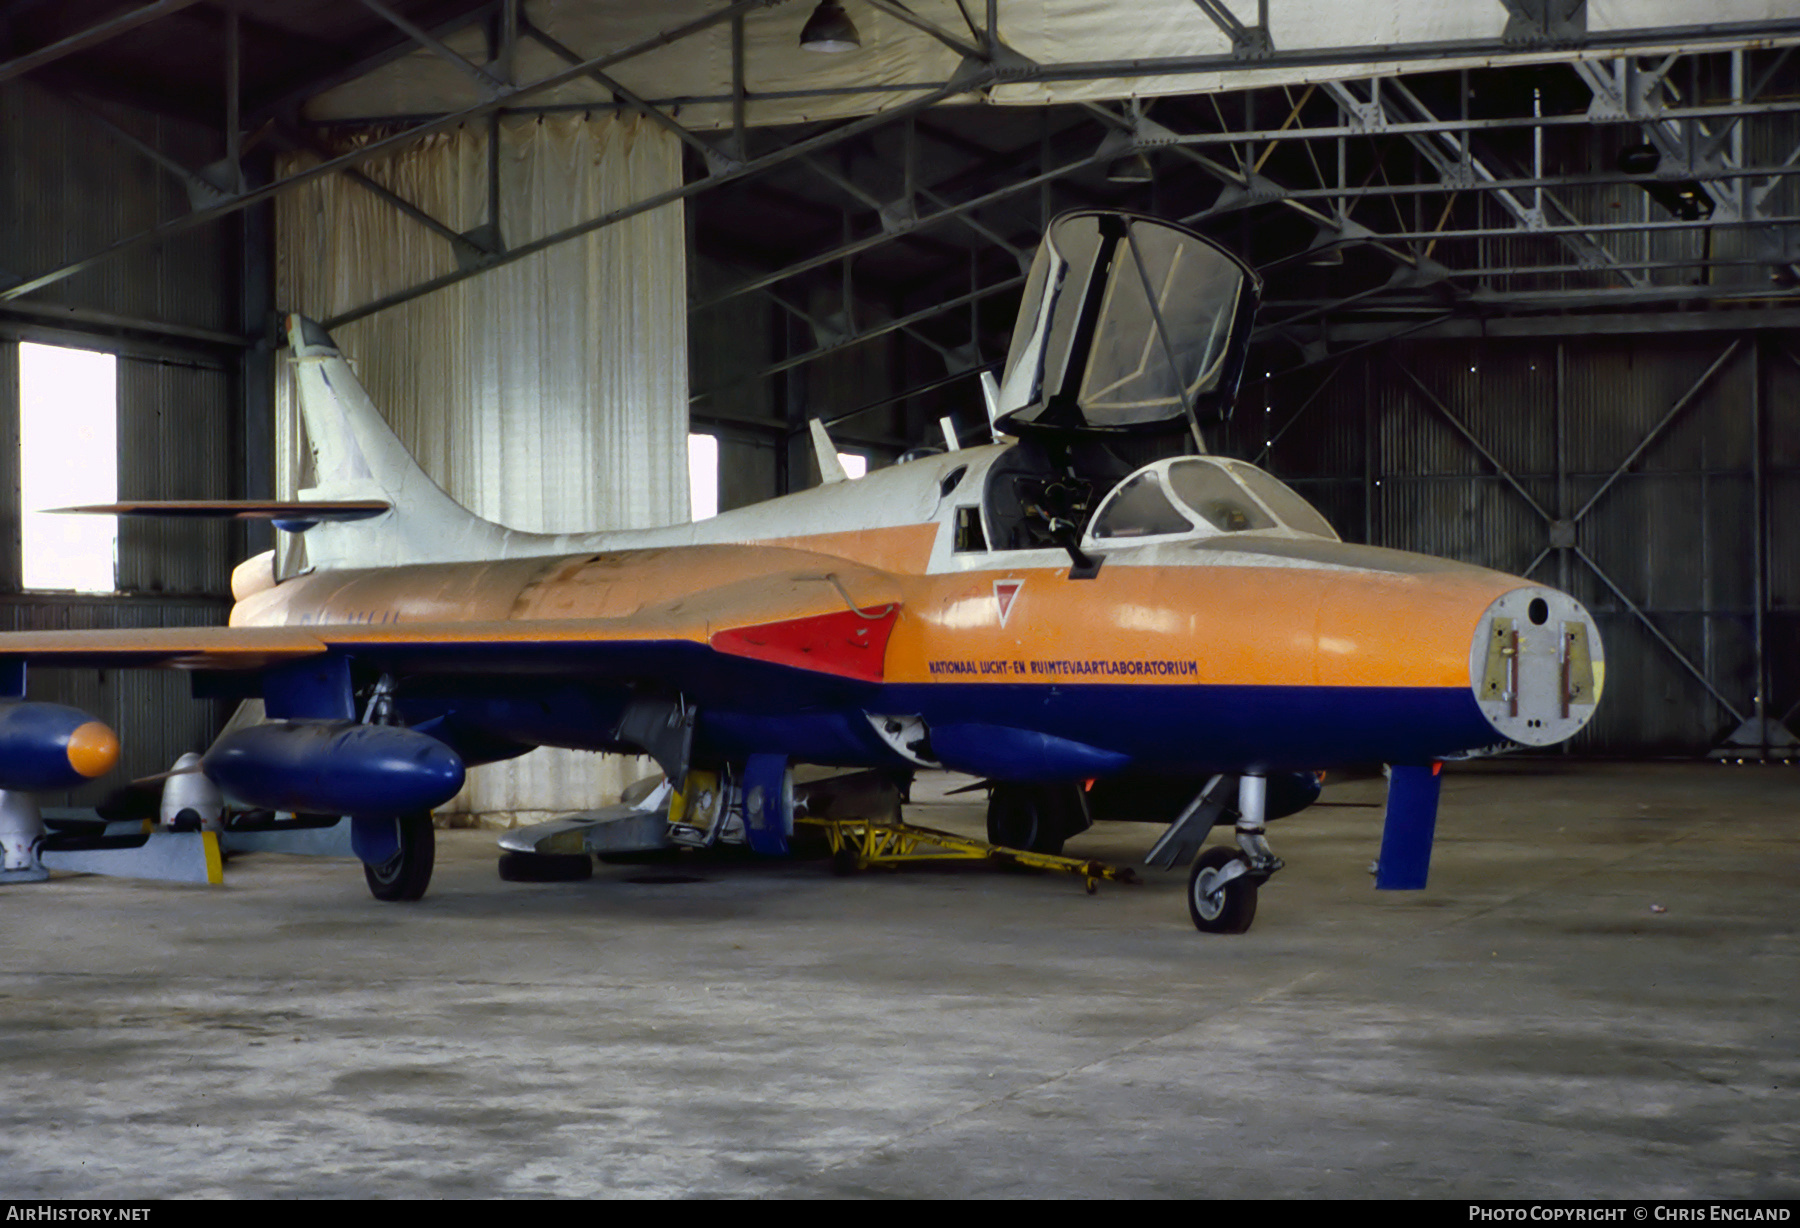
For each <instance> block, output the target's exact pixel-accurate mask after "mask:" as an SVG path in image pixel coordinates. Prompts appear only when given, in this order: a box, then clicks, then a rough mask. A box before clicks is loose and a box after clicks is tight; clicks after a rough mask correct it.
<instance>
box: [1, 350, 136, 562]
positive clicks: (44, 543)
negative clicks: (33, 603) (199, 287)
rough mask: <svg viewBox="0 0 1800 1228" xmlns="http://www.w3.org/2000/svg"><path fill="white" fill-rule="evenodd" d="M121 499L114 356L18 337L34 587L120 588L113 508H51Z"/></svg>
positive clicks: (26, 558) (27, 537)
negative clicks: (78, 512) (91, 512)
mask: <svg viewBox="0 0 1800 1228" xmlns="http://www.w3.org/2000/svg"><path fill="white" fill-rule="evenodd" d="M118 498H119V387H118V359H117V358H116V357H115V356H114V355H112V354H101V353H97V352H95V351H93V350H76V349H70V348H68V347H66V346H60V345H36V344H32V343H30V342H22V343H21V344H20V345H19V507H20V510H21V512H22V513H23V515H22V517H21V523H20V526H19V529H20V532H19V537H20V564H21V573H20V580H21V582H22V584H23V585H24V587H25V588H28V589H55V590H61V591H68V590H73V591H75V592H78V593H110V592H113V591H115V590H116V589H117V588H118V583H119V582H118V553H119V520H118V517H116V516H52V515H47V514H46V513H45V512H44V509H45V508H55V507H71V506H77V505H80V504H90V503H116V502H117V501H118Z"/></svg>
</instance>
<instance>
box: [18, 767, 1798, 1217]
mask: <svg viewBox="0 0 1800 1228" xmlns="http://www.w3.org/2000/svg"><path fill="white" fill-rule="evenodd" d="M934 791H935V794H936V795H937V796H940V797H941V794H942V785H941V783H938V784H927V785H925V786H923V787H922V788H921V790H920V793H921V795H925V794H931V793H933V792H934ZM1379 795H1380V785H1379V782H1374V781H1365V782H1350V783H1347V784H1343V785H1339V786H1334V787H1331V788H1328V789H1327V791H1326V800H1327V801H1330V802H1338V803H1344V802H1365V803H1366V802H1374V801H1377V800H1378V798H1379ZM1797 799H1800V769H1779V768H1749V767H1746V768H1724V767H1712V766H1647V767H1646V766H1619V765H1607V766H1594V765H1588V766H1583V767H1577V768H1573V769H1564V768H1561V767H1560V765H1559V766H1555V767H1553V766H1547V765H1535V766H1534V765H1531V764H1525V763H1514V764H1503V765H1484V766H1458V767H1453V768H1451V769H1449V775H1448V776H1447V783H1446V786H1445V791H1444V808H1443V814H1442V819H1441V822H1440V827H1439V841H1438V847H1437V856H1436V861H1435V864H1434V867H1433V874H1432V885H1431V887H1430V889H1429V890H1427V891H1424V892H1422V893H1412V894H1387V893H1381V894H1377V893H1376V892H1374V891H1372V890H1371V889H1370V886H1369V879H1368V877H1367V874H1366V868H1367V865H1368V863H1369V861H1370V859H1371V857H1372V855H1373V852H1374V849H1375V846H1376V842H1377V838H1378V831H1379V812H1378V811H1376V810H1373V809H1368V808H1360V807H1355V806H1337V807H1318V808H1315V809H1313V810H1311V811H1308V812H1307V813H1305V814H1303V815H1300V816H1297V817H1296V818H1293V819H1290V820H1285V821H1283V822H1281V823H1278V824H1276V825H1275V826H1274V828H1273V829H1272V831H1273V834H1274V843H1275V845H1276V849H1277V851H1278V852H1279V853H1281V854H1282V855H1283V856H1284V857H1286V858H1287V860H1288V864H1289V868H1288V869H1287V870H1285V871H1283V872H1282V874H1280V875H1279V876H1277V878H1276V879H1275V880H1274V882H1273V883H1271V884H1270V885H1269V886H1268V887H1267V888H1265V890H1264V892H1263V894H1262V900H1261V908H1260V910H1259V914H1258V917H1257V920H1256V925H1255V928H1254V929H1253V930H1252V931H1251V932H1250V933H1249V934H1248V935H1245V936H1242V937H1210V936H1205V935H1201V934H1198V933H1196V932H1195V931H1194V930H1193V929H1192V928H1191V926H1190V925H1189V923H1188V920H1187V915H1186V910H1185V905H1184V903H1183V896H1184V890H1185V876H1178V875H1174V874H1168V875H1165V874H1161V873H1157V874H1156V876H1155V877H1154V878H1153V879H1152V880H1151V881H1150V882H1149V884H1148V885H1147V886H1144V887H1140V888H1125V887H1118V886H1110V885H1108V886H1103V887H1102V888H1101V889H1100V892H1099V894H1098V895H1097V896H1095V897H1093V898H1089V897H1088V896H1086V895H1084V894H1083V892H1082V889H1081V886H1080V884H1079V883H1078V882H1076V881H1074V880H1069V879H1063V878H1059V877H1049V876H1044V877H1038V876H1025V875H1011V874H1000V873H993V872H986V871H980V870H972V869H969V870H963V869H959V870H955V871H938V872H913V873H905V874H898V875H895V874H875V875H867V876H863V877H860V878H853V879H837V878H833V877H831V876H830V874H829V873H827V872H826V870H825V869H824V867H823V865H822V864H818V863H812V864H785V863H784V864H773V863H761V864H743V863H739V864H724V865H719V864H715V865H709V866H704V867H698V868H695V867H682V870H683V873H684V874H689V875H691V876H693V877H696V878H698V879H700V880H701V881H697V882H670V881H666V880H668V879H669V878H671V877H675V876H674V875H672V874H671V873H670V872H669V871H668V870H653V871H646V869H645V868H643V867H636V868H631V867H602V869H601V870H600V872H599V873H598V874H597V875H596V876H595V878H594V879H593V881H591V882H588V883H580V884H570V885H543V886H535V885H521V884H514V883H503V882H501V881H500V880H499V879H498V877H497V876H496V875H495V872H494V848H493V836H492V834H491V833H482V832H473V831H460V832H444V833H440V852H439V868H438V874H437V879H436V882H435V883H434V884H433V887H432V892H431V894H430V895H429V896H428V897H427V899H426V901H425V902H424V903H423V904H420V905H417V906H397V905H382V904H377V903H375V902H374V901H373V900H371V899H370V898H369V897H368V895H367V893H366V891H365V889H364V887H363V884H362V876H361V874H360V873H359V872H358V871H357V869H356V867H355V866H354V864H352V863H345V862H335V861H322V860H317V859H303V858H293V857H282V856H276V855H270V854H261V855H255V856H249V857H242V858H239V859H237V860H235V861H233V862H232V864H231V865H230V866H229V867H228V869H227V872H226V873H227V879H226V885H225V886H224V887H223V888H203V887H177V886H165V885H157V884H140V883H132V882H127V881H122V880H116V879H115V880H107V879H100V878H87V877H61V878H58V879H56V880H54V881H52V882H51V883H49V884H46V885H39V886H28V887H10V888H6V889H5V890H4V891H0V917H4V925H5V929H4V932H5V935H6V939H7V941H6V943H5V950H4V952H3V953H0V1063H3V1065H0V1089H3V1094H0V1120H3V1122H4V1125H3V1127H0V1173H4V1181H3V1182H0V1184H3V1186H4V1191H3V1195H0V1196H4V1197H10V1198H37V1197H105V1198H151V1197H212V1196H227V1197H234V1196H260V1197H292V1196H302V1197H338V1196H365V1195H375V1196H393V1197H441V1196H448V1197H463V1196H477V1197H480V1196H504V1195H523V1196H529V1195H543V1196H550V1195H554V1196H591V1195H615V1196H618V1195H623V1196H657V1197H662V1196H678V1195H698V1196H739V1197H741V1196H759V1195H760V1196H776V1197H796V1196H798V1197H809V1196H851V1197H941V1196H974V1197H1016V1196H1102V1197H1121V1196H1124V1197H1164V1196H1173V1197H1195V1196H1256V1197H1269V1196H1277V1197H1290V1196H1291V1197H1332V1198H1341V1197H1363V1196H1375V1197H1390V1196H1398V1197H1425V1198H1533V1199H1537V1198H1621V1197H1631V1198H1694V1197H1703V1198H1746V1197H1749V1198H1795V1197H1800V1160H1797V1159H1796V1157H1800V1096H1797V1095H1796V1090H1797V1089H1800V1026H1797V1024H1796V1019H1795V1014H1796V1012H1795V1007H1796V1005H1797V1003H1800V944H1797V943H1796V931H1797V929H1800V923H1797V921H1796V907H1795V905H1796V899H1797V898H1800V891H1797V889H1800V842H1797V840H1796V837H1797V835H1800V830H1797V829H1800V814H1797V811H1800V807H1797V806H1796V804H1795V803H1796V800H1797ZM952 800H953V801H954V802H957V803H961V804H947V803H945V802H942V801H939V802H936V803H929V802H928V803H926V804H921V805H918V806H916V807H915V808H914V809H913V810H912V812H911V817H912V818H913V819H914V821H916V822H920V823H923V824H927V825H932V826H942V827H952V828H958V829H961V830H965V831H971V832H974V831H979V830H980V822H981V812H980V809H979V808H978V807H976V806H971V805H968V804H967V799H952ZM1154 834H1155V832H1154V830H1153V829H1151V828H1149V827H1143V826H1138V825H1111V826H1109V827H1107V828H1106V829H1105V830H1102V831H1098V832H1093V833H1089V834H1088V835H1085V836H1083V837H1081V838H1080V839H1079V840H1078V841H1076V842H1075V843H1074V845H1072V851H1080V852H1082V853H1084V854H1085V855H1093V856H1101V857H1108V858H1113V859H1117V860H1119V861H1121V862H1129V861H1135V859H1136V858H1137V857H1139V856H1141V855H1142V852H1143V851H1144V849H1145V848H1147V847H1148V845H1149V842H1150V840H1151V839H1152V838H1153V836H1154ZM1214 838H1215V840H1216V839H1218V838H1219V837H1218V836H1216V835H1215V837H1214ZM645 878H648V879H651V880H657V879H661V880H664V881H649V882H642V881H633V880H634V879H645ZM1653 905H1660V906H1661V907H1662V908H1664V909H1666V911H1662V912H1657V911H1654V910H1653V907H1652V906H1653Z"/></svg>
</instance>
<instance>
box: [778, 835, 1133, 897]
mask: <svg viewBox="0 0 1800 1228" xmlns="http://www.w3.org/2000/svg"><path fill="white" fill-rule="evenodd" d="M794 823H795V824H796V825H805V826H807V827H814V828H818V829H819V830H820V831H822V832H823V833H824V834H825V839H826V841H827V842H828V843H829V844H830V846H831V868H832V870H833V871H834V872H836V873H838V874H854V873H856V872H857V871H858V870H866V869H869V868H871V867H874V866H903V865H912V864H916V863H921V862H939V861H988V862H993V863H994V864H996V865H1006V866H1015V865H1016V866H1030V867H1031V868H1033V869H1035V870H1053V871H1055V872H1057V873H1059V874H1073V875H1075V876H1076V877H1078V878H1081V879H1084V880H1085V884H1086V887H1087V893H1088V894H1089V895H1093V894H1094V892H1095V891H1096V890H1097V889H1098V888H1099V886H1100V880H1101V879H1106V880H1108V881H1110V882H1115V883H1139V882H1141V880H1140V879H1139V878H1138V876H1137V875H1136V874H1134V873H1133V872H1132V871H1131V870H1130V869H1128V868H1124V869H1122V868H1120V867H1118V866H1109V865H1107V864H1106V863H1105V862H1102V861H1083V860H1082V859H1081V858H1079V857H1057V856H1053V855H1051V854H1049V853H1028V852H1026V851H1024V850H1023V849H1009V848H1002V847H1000V846H999V845H997V844H989V843H987V842H986V841H985V840H975V839H972V838H970V837H968V836H959V835H956V834H955V833H953V832H947V831H936V830H934V829H932V828H929V827H914V826H912V825H911V824H908V823H876V822H870V821H868V820H866V819H815V818H811V817H809V816H806V815H800V816H797V817H796V818H795V819H794Z"/></svg>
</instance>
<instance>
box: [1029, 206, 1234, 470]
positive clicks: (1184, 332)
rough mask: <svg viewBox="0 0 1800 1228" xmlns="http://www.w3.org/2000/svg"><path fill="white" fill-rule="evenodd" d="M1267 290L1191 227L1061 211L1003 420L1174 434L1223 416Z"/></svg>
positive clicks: (1053, 427) (1032, 289)
mask: <svg viewBox="0 0 1800 1228" xmlns="http://www.w3.org/2000/svg"><path fill="white" fill-rule="evenodd" d="M1260 292H1261V282H1260V280H1259V279H1258V278H1257V276H1256V273H1255V272H1254V271H1252V270H1251V269H1250V267H1249V266H1248V265H1246V264H1244V263H1243V262H1242V261H1241V260H1239V259H1238V258H1237V257H1235V256H1233V255H1231V254H1230V253H1228V252H1226V251H1225V250H1224V249H1223V248H1221V247H1219V246H1218V245H1217V244H1215V243H1213V242H1212V241H1211V240H1209V239H1205V238H1202V237H1201V236H1199V235H1197V234H1195V233H1194V232H1193V231H1191V230H1187V229H1186V228H1184V227H1181V226H1176V225H1174V224H1172V223H1169V222H1162V221H1157V220H1155V219H1154V218H1147V217H1137V216H1134V215H1132V214H1124V213H1115V212H1103V211H1089V212H1082V213H1069V214H1064V215H1063V216H1061V217H1059V218H1057V219H1056V220H1055V221H1053V222H1052V223H1051V224H1050V228H1049V230H1047V231H1046V232H1045V235H1044V239H1043V242H1042V243H1040V244H1039V245H1038V251H1037V257H1036V259H1035V261H1034V262H1033V263H1032V266H1031V275H1030V277H1029V278H1027V280H1026V283H1025V294H1024V298H1023V300H1022V301H1021V303H1020V306H1019V318H1018V322H1017V323H1016V324H1015V325H1014V328H1013V338H1012V345H1011V347H1010V348H1009V349H1008V351H1007V356H1006V371H1005V375H1004V378H1003V379H1002V381H1001V386H1000V397H999V409H1000V411H1001V415H1002V416H1001V417H1000V419H999V426H1000V429H1001V430H1004V431H1008V432H1010V433H1012V434H1016V435H1021V436H1025V435H1031V434H1042V433H1053V432H1054V433H1077V434H1078V433H1081V432H1085V431H1097V432H1105V433H1117V432H1149V431H1167V430H1169V429H1170V428H1171V427H1175V428H1179V427H1182V426H1185V425H1190V424H1191V425H1194V426H1196V427H1197V426H1198V424H1199V423H1200V422H1202V421H1206V420H1210V419H1215V418H1217V417H1219V416H1222V414H1223V412H1224V410H1225V409H1226V408H1227V407H1228V406H1229V404H1230V402H1231V398H1232V397H1233V396H1234V395H1235V393H1236V392H1237V384H1238V377H1239V376H1240V375H1241V374H1242V372H1243V366H1244V351H1245V348H1246V347H1247V345H1248V343H1249V333H1250V322H1251V319H1252V317H1253V316H1254V314H1255V310H1256V301H1257V297H1258V295H1259V294H1260Z"/></svg>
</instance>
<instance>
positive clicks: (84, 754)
mask: <svg viewBox="0 0 1800 1228" xmlns="http://www.w3.org/2000/svg"><path fill="white" fill-rule="evenodd" d="M68 755H69V766H70V767H72V768H74V769H75V770H76V771H77V772H80V773H81V774H82V775H83V776H85V777H87V778H88V779H89V780H92V779H94V778H95V777H96V776H104V775H106V774H107V773H108V772H110V771H112V770H113V765H114V764H116V763H117V762H118V761H119V735H118V734H116V733H114V732H113V731H112V730H111V729H109V728H107V727H106V726H105V725H103V724H101V723H100V722H99V721H88V722H87V723H86V724H84V725H80V726H77V727H76V729H75V731H74V732H73V733H71V734H70V735H69V750H68Z"/></svg>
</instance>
